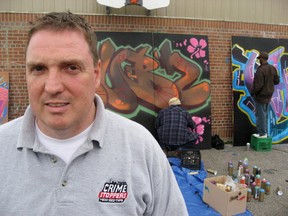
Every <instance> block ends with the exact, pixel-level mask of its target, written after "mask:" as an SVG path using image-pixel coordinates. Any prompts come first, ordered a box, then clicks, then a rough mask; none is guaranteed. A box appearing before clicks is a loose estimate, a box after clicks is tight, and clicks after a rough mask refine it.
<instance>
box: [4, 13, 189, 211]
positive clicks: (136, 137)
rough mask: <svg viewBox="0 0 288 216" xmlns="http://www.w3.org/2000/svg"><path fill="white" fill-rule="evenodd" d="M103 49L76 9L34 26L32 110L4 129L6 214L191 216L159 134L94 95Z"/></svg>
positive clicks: (29, 56)
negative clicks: (97, 48)
mask: <svg viewBox="0 0 288 216" xmlns="http://www.w3.org/2000/svg"><path fill="white" fill-rule="evenodd" d="M96 47H97V40H96V35H95V33H94V32H93V30H92V29H91V27H90V26H89V25H88V23H87V22H86V21H85V20H84V19H83V18H82V17H80V16H78V15H74V14H72V13H70V12H67V13H49V14H47V15H45V16H43V17H42V18H40V19H39V20H37V21H36V23H35V24H34V26H33V27H32V29H31V30H30V32H29V40H28V44H27V49H26V80H27V86H28V93H29V101H30V105H29V106H28V108H27V109H26V112H25V114H24V115H23V116H22V117H20V118H17V119H15V120H12V121H10V122H8V123H6V124H4V125H2V126H1V127H0V143H1V148H0V149H1V150H0V164H1V166H0V191H1V193H0V215H3V216H7V215H8V216H9V215H13V216H14V215H15V216H17V215H49V216H50V215H51V216H52V215H53V216H56V215H69V216H71V215H72V216H74V215H75V216H78V215H81V216H84V215H87V216H88V215H89V216H90V215H155V216H159V215H167V216H168V215H177V216H182V215H185V216H186V215H188V214H187V208H186V205H185V202H184V199H183V197H182V194H181V192H180V190H179V187H178V185H177V182H176V179H175V176H174V174H173V172H172V170H171V167H170V165H169V163H168V160H167V159H166V157H165V155H164V154H163V152H162V150H161V148H160V147H159V145H158V143H157V142H156V140H155V139H154V138H153V136H152V135H151V134H150V133H149V132H148V130H146V129H145V128H144V127H143V126H142V125H139V124H137V123H136V122H133V121H130V120H128V119H126V118H124V117H121V116H119V115H117V114H114V113H112V112H110V111H108V110H106V109H105V108H104V104H103V102H102V100H101V98H100V97H99V96H97V95H95V89H96V88H97V87H98V86H99V82H100V65H101V61H100V60H99V59H98V55H97V50H96Z"/></svg>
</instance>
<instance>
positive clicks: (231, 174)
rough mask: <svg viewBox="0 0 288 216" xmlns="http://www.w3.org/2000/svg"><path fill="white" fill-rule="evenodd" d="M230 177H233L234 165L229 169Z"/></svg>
mask: <svg viewBox="0 0 288 216" xmlns="http://www.w3.org/2000/svg"><path fill="white" fill-rule="evenodd" d="M228 175H229V176H233V165H230V166H229V168H228Z"/></svg>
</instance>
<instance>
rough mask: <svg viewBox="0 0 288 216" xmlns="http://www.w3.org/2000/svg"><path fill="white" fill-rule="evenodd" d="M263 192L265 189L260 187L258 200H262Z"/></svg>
mask: <svg viewBox="0 0 288 216" xmlns="http://www.w3.org/2000/svg"><path fill="white" fill-rule="evenodd" d="M264 194H265V190H264V189H262V188H261V189H260V192H259V201H260V202H264V196H265V195H264Z"/></svg>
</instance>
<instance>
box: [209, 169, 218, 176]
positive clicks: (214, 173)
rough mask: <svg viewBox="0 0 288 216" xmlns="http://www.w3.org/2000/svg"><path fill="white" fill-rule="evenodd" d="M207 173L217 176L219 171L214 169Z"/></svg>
mask: <svg viewBox="0 0 288 216" xmlns="http://www.w3.org/2000/svg"><path fill="white" fill-rule="evenodd" d="M207 172H209V173H211V174H213V175H217V171H216V170H212V169H207Z"/></svg>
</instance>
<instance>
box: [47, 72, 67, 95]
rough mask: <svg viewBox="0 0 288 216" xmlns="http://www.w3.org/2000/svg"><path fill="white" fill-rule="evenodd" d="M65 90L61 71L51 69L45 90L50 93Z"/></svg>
mask: <svg viewBox="0 0 288 216" xmlns="http://www.w3.org/2000/svg"><path fill="white" fill-rule="evenodd" d="M63 90H64V85H63V77H62V74H61V71H59V70H56V69H51V70H49V72H48V76H47V79H46V81H45V91H46V92H47V93H49V94H52V95H53V94H57V93H60V92H62V91H63Z"/></svg>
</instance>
